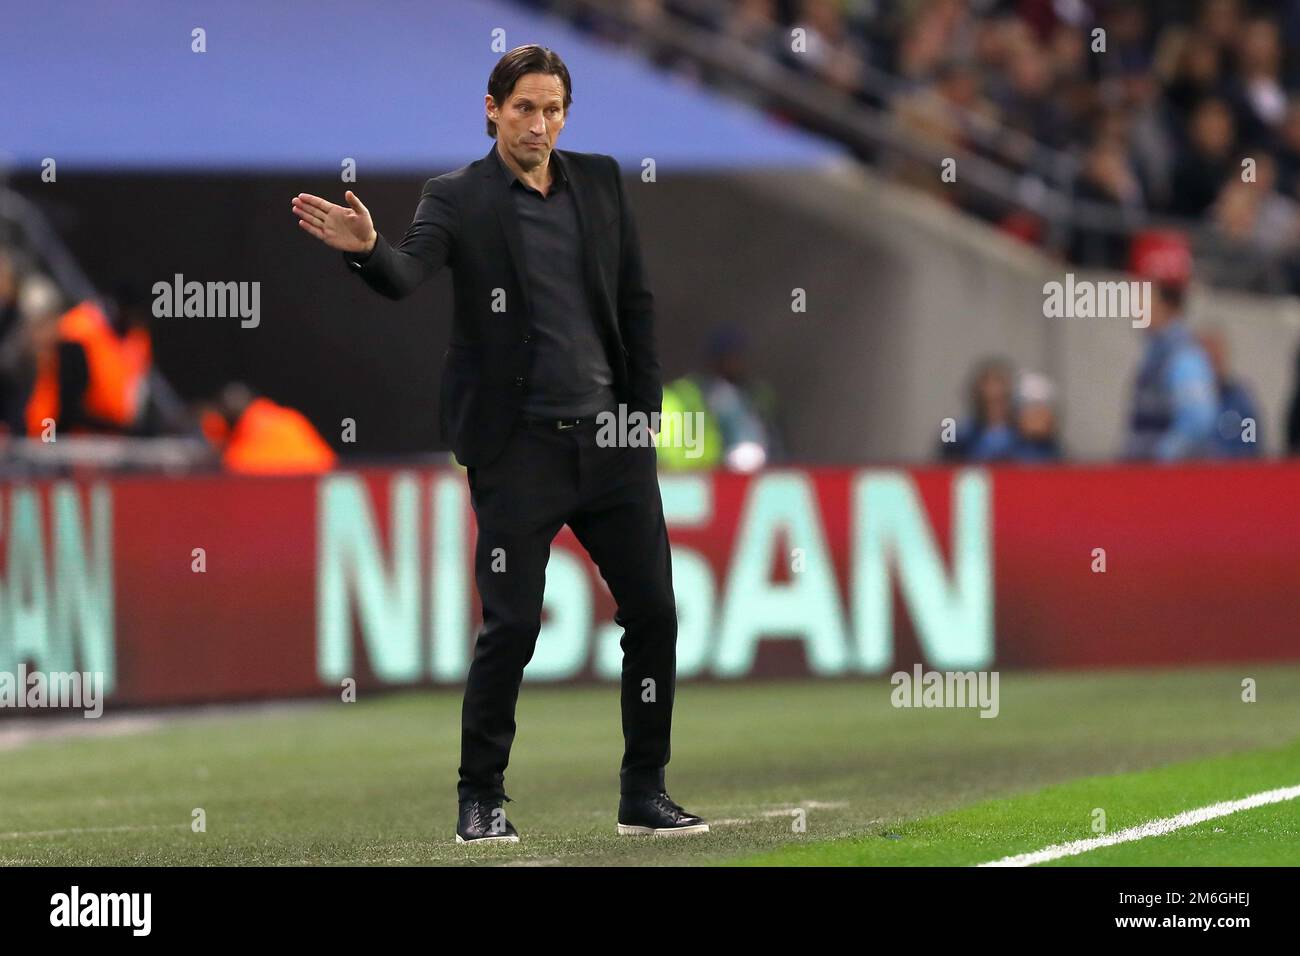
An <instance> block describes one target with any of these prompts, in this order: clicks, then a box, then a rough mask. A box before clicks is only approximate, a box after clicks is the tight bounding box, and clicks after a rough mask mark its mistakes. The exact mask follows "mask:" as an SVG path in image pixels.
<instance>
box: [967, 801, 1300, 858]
mask: <svg viewBox="0 0 1300 956" xmlns="http://www.w3.org/2000/svg"><path fill="white" fill-rule="evenodd" d="M1296 797H1300V786H1296V787H1280V788H1278V789H1277V790H1265V791H1264V792H1263V793H1256V794H1252V795H1251V796H1249V797H1242V798H1241V799H1240V800H1226V801H1224V802H1223V803H1216V804H1213V805H1211V806H1208V807H1201V808H1200V809H1199V810H1187V811H1185V812H1183V813H1180V814H1178V815H1177V816H1173V817H1166V818H1165V819H1163V820H1151V821H1150V822H1148V823H1143V824H1141V825H1140V826H1136V827H1129V828H1128V829H1126V830H1116V831H1115V832H1114V833H1107V834H1105V835H1104V836H1099V837H1091V838H1089V839H1087V840H1075V841H1073V842H1071V843H1058V844H1056V845H1055V846H1049V847H1046V848H1045V849H1042V850H1035V851H1034V852H1033V853H1021V854H1019V855H1017V856H1006V857H1003V858H1002V859H1000V860H993V861H992V862H991V863H981V864H979V865H980V866H1033V865H1034V864H1035V863H1046V862H1048V861H1049V860H1059V859H1061V858H1062V857H1066V856H1078V855H1079V854H1080V853H1087V852H1088V851H1089V850H1096V849H1097V848H1099V847H1103V846H1114V845H1115V844H1116V843H1129V842H1131V841H1133V840H1142V839H1145V838H1146V837H1151V836H1163V835H1164V834H1166V833H1172V832H1173V831H1174V830H1181V829H1182V828H1183V827H1190V826H1194V825H1195V824H1197V823H1204V822H1205V821H1206V820H1213V819H1215V818H1217V817H1226V816H1228V814H1230V813H1236V812H1237V811H1238V810H1252V809H1254V808H1255V807H1263V806H1267V805H1268V804H1270V803H1282V802H1283V801H1286V800H1294V799H1295V798H1296Z"/></svg>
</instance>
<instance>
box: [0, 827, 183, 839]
mask: <svg viewBox="0 0 1300 956" xmlns="http://www.w3.org/2000/svg"><path fill="white" fill-rule="evenodd" d="M188 826H189V824H188V823H146V824H141V825H139V826H119V827H69V828H68V829H66V830H15V831H13V832H12V833H0V840H25V839H27V838H28V837H48V836H68V835H69V834H73V833H134V832H135V831H137V830H171V829H173V828H175V827H188Z"/></svg>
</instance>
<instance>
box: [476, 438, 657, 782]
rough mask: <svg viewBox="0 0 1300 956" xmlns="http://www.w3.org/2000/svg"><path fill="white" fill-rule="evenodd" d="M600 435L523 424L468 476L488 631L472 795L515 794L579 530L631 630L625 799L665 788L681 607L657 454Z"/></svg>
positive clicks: (480, 672)
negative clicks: (522, 694) (558, 597)
mask: <svg viewBox="0 0 1300 956" xmlns="http://www.w3.org/2000/svg"><path fill="white" fill-rule="evenodd" d="M596 434H597V428H596V426H595V424H594V420H593V419H591V418H588V419H586V420H585V421H584V422H583V424H581V425H578V426H576V427H572V428H567V429H563V430H557V429H556V428H555V427H554V425H550V426H547V425H543V424H536V423H532V424H530V423H528V422H527V421H526V420H524V419H521V421H520V423H519V424H518V425H516V427H515V430H514V433H513V434H512V435H511V437H510V439H509V441H508V442H507V444H506V446H505V448H504V449H503V450H502V452H501V454H500V456H499V457H497V458H496V459H495V460H494V461H492V462H491V463H490V464H488V465H484V466H482V467H477V468H469V469H467V477H468V479H469V487H470V501H471V503H472V504H473V507H474V513H475V515H476V517H477V519H478V544H477V547H476V548H475V554H474V574H475V579H476V581H477V583H478V590H479V596H480V597H481V599H482V602H483V627H482V629H481V630H480V631H479V634H478V640H477V641H476V643H475V645H474V658H473V661H472V663H471V664H470V668H469V676H468V679H467V680H466V684H465V702H464V706H463V708H462V711H461V764H460V782H459V785H458V786H457V793H458V796H459V799H460V800H467V799H482V798H489V799H501V798H505V789H504V786H505V784H504V780H505V770H506V764H507V763H508V762H509V760H510V746H511V744H512V743H513V742H514V737H515V703H516V701H517V700H518V697H519V684H520V681H521V680H522V677H523V671H524V666H525V665H526V664H527V663H528V662H529V661H530V660H531V659H532V656H533V649H534V647H535V646H536V644H537V634H538V631H539V630H540V628H541V619H542V592H543V587H544V585H545V581H546V563H547V561H548V559H549V558H550V553H551V542H552V541H553V540H554V538H555V536H556V535H557V534H558V533H559V531H560V529H561V528H562V527H563V526H564V525H566V524H567V525H568V526H569V527H570V528H572V529H573V533H574V535H575V536H576V537H577V539H578V541H579V542H580V543H581V544H582V546H583V547H584V548H586V550H587V553H588V554H590V555H591V558H592V560H593V561H594V562H595V564H596V566H597V568H599V570H600V573H601V576H602V577H603V578H604V579H605V583H606V584H608V585H609V590H610V593H611V594H612V595H613V596H614V600H615V602H616V604H617V607H618V610H617V613H616V614H615V616H614V620H615V622H616V623H617V624H618V625H619V626H621V627H622V628H623V638H622V642H621V643H622V648H623V671H622V690H621V696H622V720H623V742H624V750H623V763H622V767H621V770H620V774H619V780H620V790H621V792H623V793H627V792H629V791H634V790H662V789H664V766H665V765H666V764H667V763H668V758H669V738H670V736H671V730H672V717H673V693H674V690H675V684H676V673H677V605H676V601H675V599H674V597H673V583H672V556H671V553H670V551H669V546H668V531H667V527H666V526H665V524H664V514H663V503H662V501H661V499H660V496H659V480H658V474H657V470H656V464H657V462H656V452H655V449H654V447H653V446H652V445H646V446H643V447H600V446H599V445H598V444H597V441H596ZM648 681H651V682H653V683H647V682H648Z"/></svg>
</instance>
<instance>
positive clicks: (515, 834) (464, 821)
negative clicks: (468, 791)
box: [456, 799, 519, 843]
mask: <svg viewBox="0 0 1300 956" xmlns="http://www.w3.org/2000/svg"><path fill="white" fill-rule="evenodd" d="M501 803H502V801H501V800H500V799H496V800H466V801H464V802H462V803H461V805H460V818H459V819H458V820H457V821H456V842H457V843H518V842H519V831H518V830H516V829H515V827H514V824H513V823H511V822H510V821H509V820H507V819H506V812H505V810H503V809H502V807H501Z"/></svg>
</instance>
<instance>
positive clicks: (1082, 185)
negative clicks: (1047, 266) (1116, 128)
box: [1070, 136, 1145, 269]
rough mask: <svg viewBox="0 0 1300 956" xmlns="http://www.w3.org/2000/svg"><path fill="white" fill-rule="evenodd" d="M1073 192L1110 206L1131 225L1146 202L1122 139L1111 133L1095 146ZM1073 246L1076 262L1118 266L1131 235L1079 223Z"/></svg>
mask: <svg viewBox="0 0 1300 956" xmlns="http://www.w3.org/2000/svg"><path fill="white" fill-rule="evenodd" d="M1074 195H1075V198H1076V199H1081V200H1084V201H1087V202H1093V203H1099V204H1102V205H1106V206H1110V207H1111V208H1112V209H1114V211H1115V212H1116V213H1117V214H1118V215H1119V216H1120V217H1121V218H1122V219H1123V220H1125V221H1127V222H1129V223H1130V224H1136V223H1137V222H1138V217H1139V216H1140V215H1141V213H1142V210H1143V208H1144V206H1145V202H1144V199H1143V195H1142V187H1141V185H1140V184H1139V183H1138V178H1137V176H1136V174H1135V173H1134V171H1133V167H1132V165H1131V164H1130V163H1129V158H1128V152H1127V150H1126V149H1125V147H1124V143H1123V141H1122V140H1119V139H1118V138H1115V137H1110V136H1108V137H1106V138H1103V139H1100V140H1098V142H1096V143H1095V144H1094V145H1093V146H1092V148H1091V149H1090V150H1089V151H1088V154H1087V156H1086V157H1085V159H1084V164H1083V170H1082V173H1081V175H1080V176H1079V178H1078V180H1077V181H1076V182H1075V187H1074ZM1070 246H1071V249H1070V258H1071V260H1072V261H1074V262H1078V263H1081V264H1083V265H1088V266H1097V267H1104V268H1109V269H1119V268H1123V265H1124V259H1125V256H1126V255H1127V254H1128V236H1127V234H1126V233H1124V232H1122V231H1119V230H1116V229H1106V228H1101V227H1100V226H1096V227H1093V226H1079V227H1077V228H1076V229H1075V230H1074V236H1073V238H1072V240H1071V243H1070Z"/></svg>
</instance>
